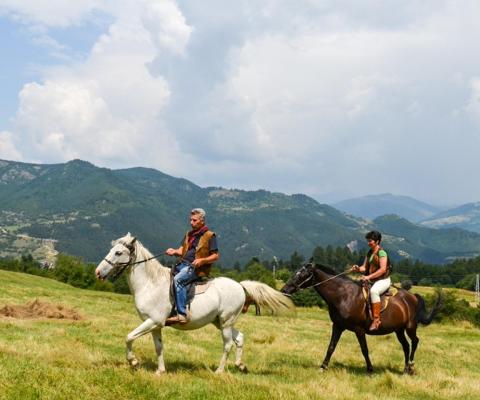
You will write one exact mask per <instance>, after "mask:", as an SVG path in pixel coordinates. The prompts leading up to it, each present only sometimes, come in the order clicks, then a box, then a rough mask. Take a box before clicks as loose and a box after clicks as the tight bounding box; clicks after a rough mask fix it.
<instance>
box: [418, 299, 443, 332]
mask: <svg viewBox="0 0 480 400" xmlns="http://www.w3.org/2000/svg"><path fill="white" fill-rule="evenodd" d="M415 297H416V298H417V300H418V305H417V312H416V314H415V319H416V321H417V322H420V323H422V324H423V325H428V324H430V322H432V320H433V318H435V315H437V314H438V312H439V311H440V309H441V308H442V304H443V296H442V294H441V292H437V298H436V299H435V303H434V304H433V308H432V311H430V314H428V315H427V309H426V307H425V300H424V299H423V297H422V296H420V295H419V294H416V293H415Z"/></svg>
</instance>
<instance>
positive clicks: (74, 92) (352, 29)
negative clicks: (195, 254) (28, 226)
mask: <svg viewBox="0 0 480 400" xmlns="http://www.w3.org/2000/svg"><path fill="white" fill-rule="evenodd" d="M479 20H480V2H478V1H476V0H473V1H469V0H456V1H442V0H425V1H422V2H419V1H410V0H401V1H400V0H398V1H395V0H389V1H384V0H336V1H333V0H332V1H328V0H318V1H314V0H295V1H291V0H290V1H287V0H276V1H274V0H264V1H261V0H249V1H244V0H236V1H235V2H227V1H224V0H202V1H187V0H178V1H173V0H135V1H133V0H115V1H113V0H76V1H75V2H71V1H67V0H0V48H1V55H0V159H7V160H14V161H23V162H32V163H62V162H66V161H69V160H72V159H75V158H80V159H83V160H87V161H90V162H92V163H93V164H95V165H97V166H100V167H108V168H114V169H116V168H128V167H134V166H142V167H150V168H155V169H158V170H160V171H162V172H164V173H167V174H170V175H173V176H178V177H183V178H186V179H189V180H191V181H192V182H194V183H196V184H198V185H200V186H222V187H226V188H238V189H246V190H255V189H266V190H270V191H276V192H282V193H288V194H291V193H305V194H307V195H310V196H312V197H314V198H315V199H317V200H319V201H322V202H335V201H339V200H342V199H346V198H351V197H358V196H364V195H369V194H377V193H385V192H389V193H393V194H399V195H406V196H412V197H414V198H417V199H419V200H423V201H427V202H430V203H432V204H436V205H454V204H462V203H466V202H474V201H480V185H478V184H477V183H476V178H475V176H476V175H477V173H478V171H480V157H479V155H478V153H479V150H480V51H478V43H480V24H479V23H478V21H479Z"/></svg>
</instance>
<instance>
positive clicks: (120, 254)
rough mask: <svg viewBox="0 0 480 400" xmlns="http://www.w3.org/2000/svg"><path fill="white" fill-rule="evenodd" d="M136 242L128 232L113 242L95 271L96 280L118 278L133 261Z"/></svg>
mask: <svg viewBox="0 0 480 400" xmlns="http://www.w3.org/2000/svg"><path fill="white" fill-rule="evenodd" d="M136 240H137V239H136V238H135V237H134V236H132V235H130V232H129V233H127V234H126V235H125V236H124V237H122V238H120V239H117V240H114V241H113V242H112V248H111V249H110V251H109V252H108V254H107V255H106V256H105V258H104V259H103V260H102V261H101V262H100V264H98V266H97V268H96V270H95V275H96V276H97V278H98V279H101V280H105V279H107V278H108V277H112V279H116V278H118V277H119V276H120V274H121V273H122V272H123V271H124V270H125V268H127V267H128V266H129V265H130V264H131V263H132V262H133V260H134V257H135V241H136Z"/></svg>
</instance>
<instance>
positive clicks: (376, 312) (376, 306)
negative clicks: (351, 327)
mask: <svg viewBox="0 0 480 400" xmlns="http://www.w3.org/2000/svg"><path fill="white" fill-rule="evenodd" d="M381 306H382V303H381V302H379V303H372V314H373V322H372V324H371V325H370V328H369V329H370V330H371V331H376V330H377V329H378V328H379V327H380V324H381V321H380V307H381Z"/></svg>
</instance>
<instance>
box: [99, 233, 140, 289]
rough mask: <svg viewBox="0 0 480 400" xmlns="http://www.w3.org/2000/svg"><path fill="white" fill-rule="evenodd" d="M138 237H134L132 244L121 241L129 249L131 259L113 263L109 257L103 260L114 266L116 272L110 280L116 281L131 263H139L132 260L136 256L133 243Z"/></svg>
mask: <svg viewBox="0 0 480 400" xmlns="http://www.w3.org/2000/svg"><path fill="white" fill-rule="evenodd" d="M136 240H137V239H136V238H134V239H133V240H132V243H130V245H128V244H126V243H123V242H120V244H121V245H122V246H123V247H125V248H126V249H127V250H128V251H129V259H128V261H127V262H116V263H113V262H111V261H110V260H108V259H107V258H104V259H103V261H106V262H107V264H110V265H111V266H112V267H113V271H114V273H113V274H112V276H111V278H110V280H111V281H112V282H113V281H116V280H117V279H118V277H119V276H120V275H121V274H122V273H123V271H125V269H126V268H127V267H128V266H129V265H133V264H139V263H137V262H135V263H133V262H132V260H133V257H134V256H135V246H133V244H134V243H135V241H136Z"/></svg>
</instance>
